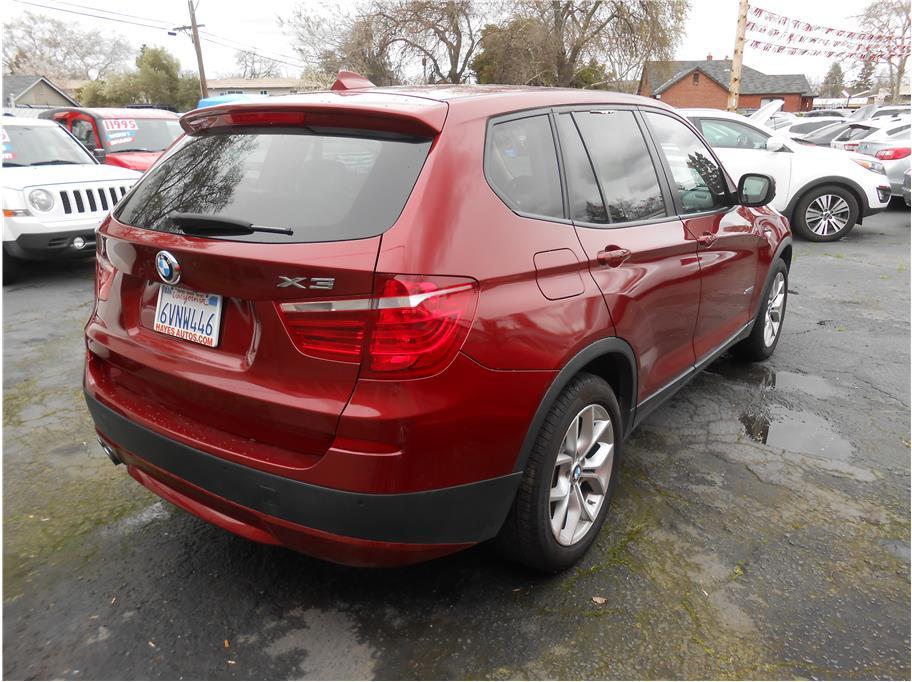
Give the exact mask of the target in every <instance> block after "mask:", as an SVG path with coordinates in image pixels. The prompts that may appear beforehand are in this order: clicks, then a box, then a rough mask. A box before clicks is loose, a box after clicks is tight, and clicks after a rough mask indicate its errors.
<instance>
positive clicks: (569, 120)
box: [557, 114, 608, 223]
mask: <svg viewBox="0 0 912 682" xmlns="http://www.w3.org/2000/svg"><path fill="white" fill-rule="evenodd" d="M557 132H558V134H559V135H560V142H561V152H562V153H563V155H564V173H565V174H566V176H567V189H568V190H569V192H570V217H571V218H573V219H574V220H579V221H582V222H586V223H607V222H608V212H607V211H606V210H605V202H604V201H602V193H601V192H600V191H599V187H598V182H596V180H595V171H593V170H592V162H591V161H590V160H589V155H588V154H587V153H586V148H585V147H584V146H583V141H582V140H581V139H580V136H579V131H577V129H576V124H575V123H574V122H573V117H572V116H571V115H570V114H560V115H559V116H558V117H557Z"/></svg>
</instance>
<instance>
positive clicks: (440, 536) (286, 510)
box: [85, 394, 522, 544]
mask: <svg viewBox="0 0 912 682" xmlns="http://www.w3.org/2000/svg"><path fill="white" fill-rule="evenodd" d="M85 397H86V403H87V404H88V406H89V412H91V414H92V418H93V419H94V420H95V425H96V427H97V428H98V430H99V431H100V432H101V433H102V434H103V435H105V436H107V437H108V438H110V439H111V441H113V442H114V443H115V444H117V445H119V446H120V447H123V448H125V449H126V450H128V451H130V452H131V453H133V454H134V455H136V456H137V457H139V458H140V459H143V460H145V461H147V462H149V463H150V464H153V465H154V466H156V467H158V468H160V469H163V470H164V471H167V472H168V473H170V474H173V475H174V476H177V477H178V478H181V479H183V480H185V481H187V482H188V483H192V484H193V485H196V486H198V487H200V488H203V489H204V490H207V491H209V492H211V493H214V494H215V495H218V496H220V497H223V498H225V499H227V500H230V501H232V502H235V503H236V504H239V505H241V506H244V507H247V508H249V509H253V510H255V511H259V512H262V513H264V514H269V515H270V516H275V517H277V518H280V519H283V520H285V521H290V522H292V523H296V524H300V525H302V526H307V527H308V528H314V529H317V530H322V531H326V532H328V533H335V534H337V535H344V536H347V537H353V538H360V539H364V540H376V541H384V542H401V543H413V544H434V543H445V544H451V543H452V544H458V543H470V542H481V541H483V540H487V539H489V538H492V537H494V536H495V535H496V534H497V532H498V531H499V530H500V527H501V525H502V524H503V521H504V519H505V518H506V516H507V512H508V511H509V509H510V505H511V504H512V503H513V497H514V495H515V493H516V489H517V486H518V485H519V479H520V477H521V475H522V474H519V473H514V474H509V475H506V476H501V477H499V478H492V479H487V480H484V481H479V482H477V483H469V484H466V485H460V486H454V487H452V488H442V489H439V490H428V491H422V492H413V493H399V494H389V495H375V494H367V493H352V492H347V491H343V490H334V489H332V488H324V487H321V486H316V485H312V484H309V483H303V482H301V481H295V480H292V479H290V478H284V477H282V476H276V475H274V474H270V473H266V472H264V471H260V470H258V469H253V468H251V467H247V466H243V465H241V464H236V463H234V462H229V461H227V460H224V459H221V458H220V457H216V456H215V455H210V454H209V453H206V452H202V451H200V450H197V449H195V448H191V447H189V446H187V445H183V444H182V443H178V442H176V441H174V440H171V439H170V438H167V437H165V436H162V435H161V434H158V433H156V432H154V431H150V430H149V429H147V428H145V427H143V426H140V425H138V424H135V423H133V422H132V421H130V420H129V419H127V418H126V417H124V416H123V415H121V414H119V413H117V412H115V411H114V410H112V409H111V408H109V407H107V406H106V405H102V404H101V403H100V402H99V401H98V400H96V399H95V398H93V397H92V396H90V395H88V394H86V396H85Z"/></svg>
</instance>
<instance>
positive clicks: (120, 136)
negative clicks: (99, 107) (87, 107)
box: [99, 118, 183, 153]
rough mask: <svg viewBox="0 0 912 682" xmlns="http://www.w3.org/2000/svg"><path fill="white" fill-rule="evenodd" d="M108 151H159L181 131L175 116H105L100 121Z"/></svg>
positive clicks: (165, 147)
mask: <svg viewBox="0 0 912 682" xmlns="http://www.w3.org/2000/svg"><path fill="white" fill-rule="evenodd" d="M100 123H101V129H100V130H99V132H100V133H101V136H102V138H104V146H105V149H106V150H107V151H109V152H113V153H117V152H160V151H162V150H163V149H167V147H168V145H170V144H171V143H172V142H174V140H175V139H176V138H177V136H178V135H180V134H181V132H183V131H182V130H181V127H180V123H178V120H177V119H176V118H105V119H102V120H101V121H100Z"/></svg>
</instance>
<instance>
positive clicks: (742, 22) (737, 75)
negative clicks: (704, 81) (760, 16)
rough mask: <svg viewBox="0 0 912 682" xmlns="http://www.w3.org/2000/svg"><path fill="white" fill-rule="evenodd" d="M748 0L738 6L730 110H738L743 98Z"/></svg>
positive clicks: (730, 82)
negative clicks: (743, 60)
mask: <svg viewBox="0 0 912 682" xmlns="http://www.w3.org/2000/svg"><path fill="white" fill-rule="evenodd" d="M747 6H748V5H747V0H741V3H740V5H739V6H738V31H737V33H736V34H735V52H734V54H733V55H732V72H731V80H729V81H728V107H727V108H728V110H729V111H736V110H737V109H738V97H740V96H741V60H742V59H743V57H744V31H745V28H746V27H747Z"/></svg>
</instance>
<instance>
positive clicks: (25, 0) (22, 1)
mask: <svg viewBox="0 0 912 682" xmlns="http://www.w3.org/2000/svg"><path fill="white" fill-rule="evenodd" d="M13 2H18V3H19V4H20V5H29V6H31V7H40V8H41V9H49V10H54V11H55V12H67V13H68V14H78V15H79V16H83V17H92V18H93V19H104V20H106V21H116V22H117V23H120V24H132V25H133V26H143V27H145V28H154V29H156V30H158V31H165V30H167V29H166V28H164V27H163V26H153V25H152V24H142V23H139V22H137V21H128V20H127V19H115V18H114V17H106V16H102V15H100V14H90V13H89V12H77V11H76V10H74V9H66V8H65V7H54V6H52V5H41V4H38V3H37V2H29V0H13Z"/></svg>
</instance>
